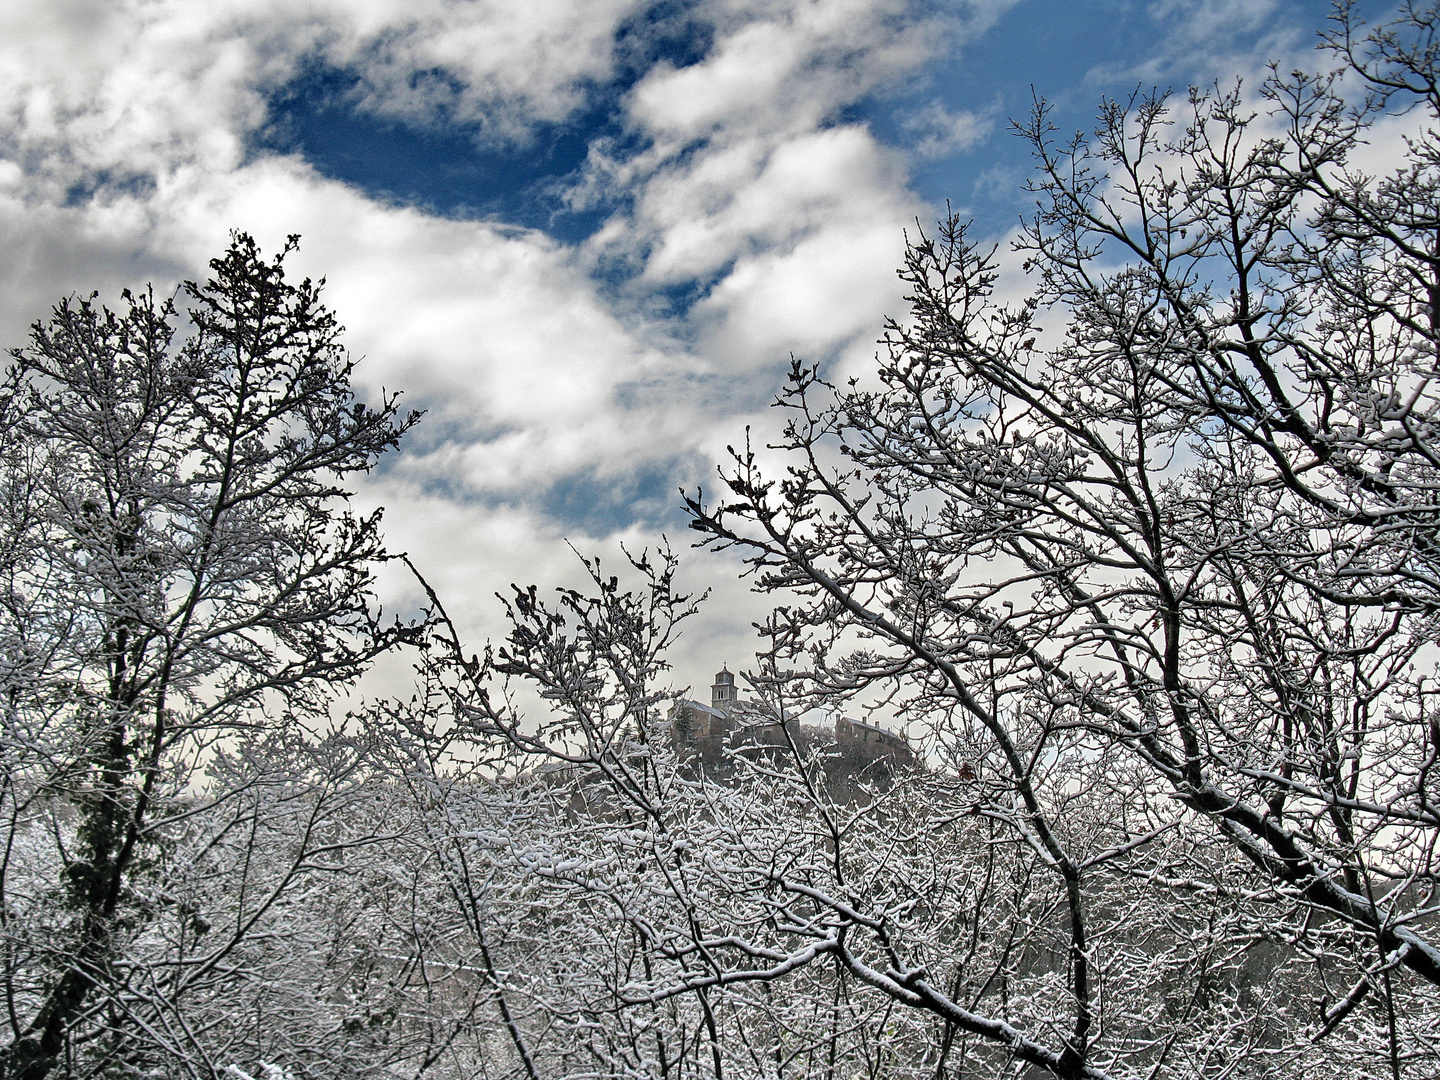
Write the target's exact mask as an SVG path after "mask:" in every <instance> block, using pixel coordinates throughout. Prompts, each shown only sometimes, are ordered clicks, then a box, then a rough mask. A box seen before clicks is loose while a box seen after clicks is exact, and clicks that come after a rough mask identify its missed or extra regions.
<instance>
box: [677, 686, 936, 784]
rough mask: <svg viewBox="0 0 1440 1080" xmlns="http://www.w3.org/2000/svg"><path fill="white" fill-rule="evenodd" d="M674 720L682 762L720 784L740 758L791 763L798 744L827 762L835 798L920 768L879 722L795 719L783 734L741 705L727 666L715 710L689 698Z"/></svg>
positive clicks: (759, 711) (900, 739)
mask: <svg viewBox="0 0 1440 1080" xmlns="http://www.w3.org/2000/svg"><path fill="white" fill-rule="evenodd" d="M669 719H670V732H669V734H670V740H671V742H672V744H673V745H674V746H675V748H676V750H677V751H678V752H679V753H680V755H681V757H682V758H684V757H689V758H690V759H691V760H694V761H695V762H696V763H697V764H698V765H699V766H700V768H702V769H703V770H704V771H705V772H706V774H707V775H710V776H714V777H716V778H724V777H726V776H729V775H732V774H733V772H734V770H735V767H736V761H735V759H736V757H752V756H757V755H763V756H767V757H772V758H778V757H780V756H782V755H783V756H785V757H787V758H789V757H791V756H792V750H791V748H792V746H793V747H794V748H796V749H798V750H800V751H801V753H802V755H804V756H805V757H806V758H811V757H813V758H814V759H815V760H816V761H818V762H819V763H820V766H821V767H822V768H823V769H824V772H825V779H826V785H827V787H828V788H829V789H830V791H831V794H832V795H834V796H835V797H836V798H840V799H847V800H848V799H853V798H858V797H862V796H863V794H864V793H865V792H866V791H869V790H872V789H879V790H882V791H883V790H886V789H888V788H889V787H890V786H891V784H893V782H894V778H895V776H896V774H897V773H899V772H900V771H902V770H906V769H910V768H913V767H914V766H915V754H914V751H913V750H911V748H910V744H909V743H908V742H907V741H906V739H905V737H904V736H903V735H900V734H898V733H896V732H893V731H888V730H887V729H885V728H883V727H880V726H878V725H876V724H867V723H865V722H864V721H861V720H851V719H850V718H849V717H845V716H839V717H836V718H835V721H834V727H833V728H830V727H823V726H819V725H812V724H801V723H799V722H798V721H796V720H787V721H786V722H785V727H784V728H782V726H781V723H780V721H779V720H778V719H777V718H776V717H775V715H774V714H773V713H772V712H770V711H769V709H767V708H766V707H765V706H764V705H762V704H760V703H759V702H749V701H743V700H741V697H740V693H739V688H738V687H737V686H736V685H735V676H734V675H733V674H732V673H731V672H730V671H729V669H728V668H725V667H722V668H721V669H720V671H719V672H718V673H716V675H715V682H714V684H713V685H712V686H711V687H710V704H708V705H705V704H702V703H700V702H698V701H690V700H685V699H682V700H680V701H677V702H676V703H675V705H674V707H673V708H672V709H671V710H670V717H669ZM786 728H788V732H787V730H786ZM787 736H788V737H787Z"/></svg>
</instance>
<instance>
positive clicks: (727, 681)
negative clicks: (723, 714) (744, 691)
mask: <svg viewBox="0 0 1440 1080" xmlns="http://www.w3.org/2000/svg"><path fill="white" fill-rule="evenodd" d="M738 700H740V699H739V697H737V696H736V693H735V676H734V675H731V674H730V672H729V670H728V669H727V668H726V667H724V666H722V667H721V668H720V670H719V671H718V672H717V673H716V675H715V683H714V685H712V686H711V687H710V705H711V707H712V708H716V709H728V708H729V707H730V706H732V705H734V704H735V702H737V701H738Z"/></svg>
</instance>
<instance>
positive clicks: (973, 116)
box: [902, 100, 995, 160]
mask: <svg viewBox="0 0 1440 1080" xmlns="http://www.w3.org/2000/svg"><path fill="white" fill-rule="evenodd" d="M902 126H903V127H904V128H905V130H906V131H907V132H908V133H909V134H910V135H911V136H913V137H914V139H915V145H914V147H913V152H914V153H915V154H916V155H917V156H918V157H920V158H922V159H925V160H932V159H934V158H941V157H946V156H947V155H949V154H954V153H957V152H958V151H961V150H968V149H970V147H972V146H974V145H975V144H976V143H978V142H979V141H980V140H981V139H983V138H985V137H986V136H987V135H989V134H990V132H991V131H992V130H993V129H994V126H995V125H994V122H993V120H991V119H990V118H989V117H984V116H980V115H979V114H978V113H973V112H958V113H954V112H951V111H950V110H949V109H947V108H945V104H944V102H941V101H938V100H936V101H932V102H930V103H929V104H927V105H925V106H924V107H923V108H920V109H916V110H915V111H914V112H913V113H911V114H910V115H909V116H907V117H906V118H905V120H904V123H903V125H902Z"/></svg>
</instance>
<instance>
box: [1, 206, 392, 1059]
mask: <svg viewBox="0 0 1440 1080" xmlns="http://www.w3.org/2000/svg"><path fill="white" fill-rule="evenodd" d="M294 245H295V240H294V238H292V239H291V240H290V242H289V243H288V244H287V246H286V248H285V250H284V251H283V252H281V254H280V255H279V256H277V257H276V258H275V259H273V260H272V261H268V262H267V261H265V260H264V259H262V258H261V255H260V253H259V251H258V249H257V248H256V245H255V243H254V241H253V240H251V239H250V237H248V236H245V235H243V234H241V235H236V236H235V237H234V238H233V240H232V243H231V245H230V247H229V249H228V250H227V251H226V252H225V254H224V255H223V256H222V257H220V258H218V259H216V260H214V261H213V262H212V263H211V277H210V279H209V280H208V281H206V282H205V283H204V284H195V283H193V282H192V283H187V284H186V285H185V286H184V288H183V290H182V291H181V295H182V297H183V300H184V303H185V316H186V317H187V318H188V323H189V326H188V329H187V330H185V331H184V332H181V331H180V329H179V325H180V322H181V318H180V312H179V311H177V308H176V305H175V304H174V303H173V302H171V301H168V300H158V299H156V297H155V296H154V295H153V293H150V292H146V293H141V294H138V295H137V294H131V293H128V292H127V293H126V294H125V296H124V303H123V305H122V306H121V307H120V309H119V310H111V309H110V308H107V307H104V306H100V305H98V304H97V303H96V302H95V301H94V298H91V299H88V300H79V301H74V300H70V301H65V302H62V303H61V304H60V305H59V306H58V307H57V308H56V309H55V311H54V314H53V316H52V317H51V319H50V320H49V321H48V322H45V323H39V324H37V325H36V326H35V328H34V334H33V337H32V340H31V343H30V345H29V346H27V347H26V348H23V349H19V350H16V351H15V353H14V360H13V364H12V366H11V369H10V371H9V373H8V375H7V377H6V380H5V383H4V386H3V393H0V407H3V417H4V419H3V424H0V429H3V430H0V503H3V515H0V517H3V520H0V533H3V537H4V539H3V541H0V544H3V557H0V575H3V578H4V583H3V590H0V679H3V682H0V686H3V696H4V739H3V758H0V817H3V821H4V823H5V824H4V827H3V837H4V845H3V858H0V920H3V921H0V979H3V984H0V988H3V996H4V1003H5V1023H6V1026H7V1027H8V1029H9V1039H8V1045H6V1046H5V1047H4V1049H3V1050H0V1073H3V1075H5V1076H7V1077H15V1078H26V1080H28V1078H38V1077H42V1076H45V1075H47V1074H49V1073H51V1072H52V1071H53V1070H55V1069H57V1068H63V1069H64V1071H65V1073H66V1074H67V1075H85V1074H87V1073H88V1072H89V1071H91V1070H100V1071H104V1070H106V1069H110V1070H116V1069H120V1068H121V1067H122V1066H124V1067H135V1068H139V1067H141V1066H143V1064H144V1062H145V1060H146V1053H147V1051H144V1050H143V1047H145V1046H154V1045H158V1044H161V1043H164V1042H165V1039H162V1038H161V1033H160V1027H157V1026H156V1025H157V1024H160V1020H159V1019H158V1018H159V1017H160V1016H161V1014H164V1016H165V1019H166V1022H167V1023H171V1024H172V1027H171V1032H170V1035H171V1036H173V1039H172V1040H171V1041H172V1042H173V1043H175V1044H176V1045H179V1044H182V1043H185V1042H187V1041H188V1042H190V1043H194V1042H195V1040H197V1039H202V1040H203V1037H204V1036H203V1033H201V1032H197V1031H195V1030H189V1031H186V1030H185V1029H184V1022H183V1018H180V1016H179V1014H177V1013H176V1011H175V1010H176V1006H177V1004H178V1003H179V1002H180V1001H181V999H182V997H183V996H184V994H185V993H187V992H189V991H187V990H186V988H187V987H189V988H191V989H193V988H194V986H195V985H198V984H199V983H203V982H205V981H206V980H212V981H213V980H214V979H216V978H217V977H219V974H220V973H223V972H225V971H230V972H231V973H232V974H233V973H234V971H235V969H234V968H233V967H227V961H226V958H227V957H229V956H231V955H232V954H233V953H234V950H235V948H236V947H237V945H238V943H239V941H240V939H241V938H243V937H244V934H245V932H246V930H247V929H248V927H249V926H252V925H255V924H256V922H257V921H258V920H260V918H261V917H262V915H263V914H264V912H265V911H266V910H267V909H268V905H269V904H270V903H273V900H274V896H273V895H272V896H270V899H269V901H266V900H265V899H264V896H263V895H260V896H257V895H253V894H249V895H246V894H244V893H243V890H242V895H241V896H239V897H232V898H231V899H232V900H234V901H235V904H236V906H235V908H234V911H233V912H232V913H231V914H235V913H237V912H238V913H240V915H239V916H237V918H236V919H234V920H232V921H231V924H230V929H229V930H225V931H220V930H217V931H216V932H215V933H213V934H210V935H209V936H208V937H206V938H205V940H204V941H199V942H197V941H196V940H195V938H194V936H193V935H194V934H196V933H200V930H199V927H201V926H202V925H207V924H205V922H204V920H202V919H200V918H199V917H198V916H199V914H200V912H198V910H197V911H196V916H197V917H196V918H195V919H191V920H189V922H188V923H187V922H186V920H185V919H183V918H182V919H179V920H178V922H177V921H176V920H175V918H173V916H175V914H176V913H177V912H180V911H181V910H182V909H183V908H184V906H185V905H186V904H187V903H190V901H187V900H185V899H184V896H183V894H184V893H185V891H186V889H185V879H186V878H187V875H190V871H191V870H193V869H194V868H193V867H189V866H187V865H186V862H187V859H188V858H195V859H199V860H200V861H201V862H202V863H203V861H204V858H205V857H206V855H205V853H206V852H207V851H208V852H209V853H210V854H211V855H213V854H215V852H216V851H218V850H220V848H223V847H225V846H226V843H228V841H230V840H233V839H234V838H235V837H236V835H238V834H237V830H239V834H243V832H244V829H245V828H246V827H247V826H248V827H249V828H251V829H256V830H259V831H258V832H255V833H253V834H252V839H255V838H257V837H259V836H261V835H262V834H264V833H265V832H266V831H267V830H268V829H270V828H271V827H272V826H273V822H262V820H261V819H262V817H265V816H268V815H271V814H275V815H278V816H279V817H282V818H285V819H287V820H290V821H291V822H292V823H296V822H298V823H299V824H301V825H305V827H304V828H300V829H299V831H298V832H296V833H295V834H294V835H293V836H292V837H290V840H289V843H288V845H287V847H286V850H285V854H284V855H283V856H281V862H282V863H286V864H287V865H288V866H289V871H288V872H286V873H281V874H280V875H279V876H278V877H277V878H275V880H273V881H270V882H268V883H266V884H265V885H264V888H263V889H262V894H263V892H264V889H271V887H272V886H273V888H274V890H280V891H283V889H284V888H285V887H286V886H288V885H289V884H290V883H291V882H293V881H294V880H295V878H296V876H297V875H303V874H304V873H305V872H307V869H315V868H316V865H317V863H319V864H323V863H326V862H327V861H329V860H327V859H325V858H324V857H322V854H321V852H322V851H324V850H328V848H327V845H329V844H331V843H332V842H333V840H334V837H333V836H327V835H325V830H324V829H323V828H321V827H320V823H321V822H323V821H325V820H328V819H329V818H330V815H331V814H332V812H333V811H334V809H335V807H334V802H335V800H336V799H337V798H340V799H342V801H343V798H342V796H343V791H344V790H345V789H346V787H347V783H348V781H347V780H346V776H347V775H348V774H349V773H352V772H353V769H354V767H355V766H354V762H353V760H352V761H350V762H349V763H348V764H346V763H343V762H341V761H339V760H337V759H335V758H334V756H333V754H332V753H331V752H330V751H326V750H323V749H322V748H321V747H320V746H319V745H318V744H315V743H314V741H313V740H312V739H310V738H309V737H308V736H307V734H306V732H307V728H308V729H317V728H324V727H327V726H328V709H329V707H330V705H331V703H332V702H333V701H334V695H335V693H336V690H337V688H342V687H344V686H346V685H347V684H349V683H352V682H353V681H354V680H355V679H356V678H357V677H358V676H359V675H360V673H361V672H362V671H363V670H364V669H365V667H366V666H367V664H368V662H369V661H370V660H371V659H372V658H373V657H374V656H375V655H377V654H378V653H380V652H383V651H385V650H387V649H389V648H391V647H393V646H395V645H396V644H397V643H399V642H402V641H404V640H406V639H408V638H411V637H412V636H413V635H414V634H415V633H416V632H417V628H416V627H412V626H407V625H402V624H399V623H392V624H390V625H385V624H384V623H382V621H381V618H380V614H379V612H378V610H377V607H376V605H375V603H374V601H373V597H372V594H371V568H372V566H373V565H374V564H375V563H376V562H377V561H378V560H381V559H383V558H385V557H386V555H385V551H384V548H383V545H382V542H381V537H380V532H379V516H378V514H376V515H372V516H369V517H364V518H360V517H356V516H354V515H353V514H351V513H350V512H349V511H348V510H346V508H345V499H346V495H347V492H346V491H345V489H344V487H343V484H344V480H345V477H346V476H348V475H353V474H354V473H356V472H363V471H365V470H368V469H369V468H371V467H372V466H373V465H374V464H375V461H376V459H377V458H378V456H379V455H380V454H382V453H384V452H385V451H386V450H389V449H391V448H392V447H394V446H395V445H396V442H397V440H398V439H399V438H400V436H401V435H402V434H403V433H404V431H405V430H406V429H407V428H409V427H410V426H411V425H413V424H414V423H415V421H416V419H417V416H416V414H414V413H412V414H410V416H409V417H402V416H401V415H400V414H399V413H398V409H397V405H396V400H395V397H394V396H386V397H385V398H384V399H383V400H381V401H379V402H378V403H375V404H373V405H369V406H367V405H365V404H363V403H361V402H358V401H356V399H355V396H354V394H353V392H352V391H351V388H350V382H349V377H350V373H351V371H352V369H353V361H352V360H351V359H349V357H348V356H347V355H346V353H345V352H344V350H343V348H342V347H341V345H340V344H339V340H338V335H339V332H340V328H339V327H338V325H337V324H336V321H335V319H334V316H333V315H332V314H331V313H330V312H328V311H327V310H326V309H325V307H324V306H323V305H322V304H321V302H320V298H319V286H317V285H315V284H313V283H312V282H310V281H309V280H306V281H304V282H301V283H299V284H296V283H293V282H291V281H288V280H287V279H286V277H285V272H284V265H283V263H284V259H285V256H286V254H288V253H289V251H290V250H291V249H293V247H294ZM247 746H248V747H249V748H250V749H246V747H247ZM218 751H223V752H225V753H226V754H230V755H235V754H239V755H240V757H241V759H244V760H246V761H248V763H249V764H248V766H247V768H245V769H238V770H232V771H231V774H230V779H231V780H236V779H237V778H238V777H241V776H243V777H245V780H244V783H242V784H240V785H239V786H238V787H236V786H225V785H221V786H218V787H217V786H216V783H217V781H215V779H214V778H213V777H212V780H211V782H209V783H208V784H207V782H206V781H205V779H204V776H203V772H202V770H203V768H204V767H205V766H206V765H207V764H214V763H215V762H217V760H218V759H217V758H216V756H215V755H216V753H217V752H218ZM247 755H248V757H247ZM341 756H342V757H343V755H341ZM282 761H283V770H282V772H284V773H285V774H286V775H284V776H281V775H278V774H277V772H276V768H277V767H278V766H277V763H278V762H282ZM332 766H334V768H336V769H338V770H339V771H338V772H334V771H333V770H332V769H331V767H332ZM317 770H318V771H317ZM327 771H328V778H327ZM314 777H322V779H320V780H317V781H315V782H314V783H312V782H311V778H314ZM317 784H318V787H317ZM277 785H279V787H278V788H277ZM280 788H285V789H286V790H288V795H286V796H285V797H283V798H280V801H279V802H275V798H277V797H279V796H275V795H274V792H275V791H277V790H279V789H280ZM302 789H308V790H310V792H311V794H309V795H306V794H305V793H304V790H302ZM263 791H269V792H270V793H271V794H269V795H265V796H264V797H261V793H262V792H263ZM257 798H259V803H256V799H257ZM286 799H288V800H289V802H288V803H287V802H286ZM260 804H266V805H269V807H270V808H269V809H268V810H264V811H262V810H261V809H259V808H258V807H259V805H260ZM247 805H248V806H249V809H247V808H246V807H247ZM287 805H288V806H289V807H290V809H289V810H286V809H284V807H285V806H287ZM297 813H298V815H299V816H298V817H296V814H297ZM206 815H213V818H214V820H215V821H220V822H228V824H224V825H223V827H222V828H221V829H220V831H219V832H218V833H214V834H209V835H210V840H209V841H206V842H205V843H202V844H201V847H200V848H199V849H193V848H192V849H186V850H187V854H186V855H185V856H179V857H177V845H178V846H179V847H181V848H184V845H185V843H186V841H187V839H195V838H196V837H197V836H198V837H202V838H203V837H204V836H205V835H207V827H206V826H204V825H203V824H197V822H200V821H201V820H202V819H204V818H205V816H206ZM307 815H310V816H309V817H307ZM307 821H308V825H306V822H307ZM217 844H219V845H220V846H219V847H218V848H217V847H216V845H217ZM207 845H208V846H207ZM242 847H243V845H242ZM271 852H272V853H274V852H273V849H271ZM266 873H267V874H268V873H269V871H268V870H267V871H266ZM262 876H264V875H262ZM230 877H231V879H232V884H234V883H236V882H240V881H244V880H246V876H245V874H243V873H241V874H240V875H239V876H238V877H236V876H235V875H234V874H233V873H232V874H231V875H230ZM252 884H255V882H252ZM211 916H212V917H213V913H211ZM157 920H158V921H157ZM166 920H169V922H168V924H167V925H169V926H170V928H171V930H173V929H174V928H175V927H176V926H177V925H188V927H189V932H190V933H191V935H192V936H191V938H190V939H189V940H188V941H185V942H180V941H179V940H178V939H176V940H173V941H171V942H170V944H171V945H174V946H175V948H176V949H178V950H179V951H178V952H175V951H173V950H172V951H171V953H170V955H169V959H168V960H167V961H165V962H163V963H158V964H149V963H147V962H146V959H145V958H146V956H147V955H149V954H148V953H147V949H149V948H150V947H151V946H152V945H155V943H156V941H157V940H158V939H157V938H155V937H154V936H153V935H154V934H161V935H162V936H163V932H162V930H163V928H161V926H160V924H161V923H162V922H165V921H166ZM147 935H151V936H149V937H147ZM163 953H164V950H163V949H162V950H161V954H163ZM157 955H160V954H157ZM147 1001H148V1002H150V1003H151V1005H153V1006H154V1007H153V1008H151V1007H150V1006H147V1005H146V1002H147ZM167 1003H168V1004H167ZM173 1024H178V1025H179V1027H178V1028H177V1027H174V1026H173ZM163 1026H164V1025H163V1024H162V1025H161V1027H163ZM177 1032H179V1034H177ZM169 1037H170V1036H167V1038H169ZM197 1060H200V1059H197ZM87 1062H88V1064H87ZM111 1074H112V1073H110V1072H106V1075H111ZM200 1074H201V1075H204V1074H205V1073H204V1072H203V1070H202V1071H201V1072H200Z"/></svg>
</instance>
